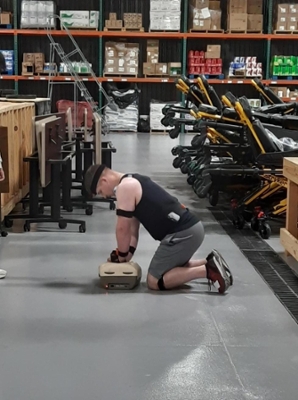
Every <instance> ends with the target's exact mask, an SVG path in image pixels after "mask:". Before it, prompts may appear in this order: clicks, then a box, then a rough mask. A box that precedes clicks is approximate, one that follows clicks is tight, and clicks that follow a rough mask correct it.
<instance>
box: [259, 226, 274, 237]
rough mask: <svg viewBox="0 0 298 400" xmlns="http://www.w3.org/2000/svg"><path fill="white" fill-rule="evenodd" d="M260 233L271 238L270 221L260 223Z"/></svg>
mask: <svg viewBox="0 0 298 400" xmlns="http://www.w3.org/2000/svg"><path fill="white" fill-rule="evenodd" d="M259 233H260V235H261V238H262V239H269V238H270V236H271V227H270V225H269V224H268V222H264V223H263V224H261V225H260V229H259Z"/></svg>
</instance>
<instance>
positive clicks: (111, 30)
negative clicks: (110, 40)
mask: <svg viewBox="0 0 298 400" xmlns="http://www.w3.org/2000/svg"><path fill="white" fill-rule="evenodd" d="M103 30H104V31H105V32H113V31H114V32H115V31H116V32H145V29H144V28H125V27H122V28H107V27H106V26H105V27H104V28H103Z"/></svg>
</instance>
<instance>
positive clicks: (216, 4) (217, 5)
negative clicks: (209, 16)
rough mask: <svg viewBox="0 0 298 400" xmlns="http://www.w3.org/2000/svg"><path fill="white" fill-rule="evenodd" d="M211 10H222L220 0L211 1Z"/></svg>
mask: <svg viewBox="0 0 298 400" xmlns="http://www.w3.org/2000/svg"><path fill="white" fill-rule="evenodd" d="M209 10H217V11H221V6H220V1H218V0H210V1H209Z"/></svg>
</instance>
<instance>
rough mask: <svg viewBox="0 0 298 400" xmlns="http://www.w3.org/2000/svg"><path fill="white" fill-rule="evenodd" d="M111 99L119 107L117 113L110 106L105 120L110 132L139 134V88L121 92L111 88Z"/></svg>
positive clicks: (106, 109)
mask: <svg viewBox="0 0 298 400" xmlns="http://www.w3.org/2000/svg"><path fill="white" fill-rule="evenodd" d="M108 93H109V95H110V97H111V98H112V99H113V100H114V103H115V104H116V105H117V106H118V107H117V111H114V110H112V109H111V107H110V106H109V105H108V106H107V107H106V108H105V120H106V123H107V127H108V129H109V130H110V131H119V132H137V131H138V123H139V90H138V89H137V88H134V89H127V90H119V89H117V88H113V87H112V88H110V90H108Z"/></svg>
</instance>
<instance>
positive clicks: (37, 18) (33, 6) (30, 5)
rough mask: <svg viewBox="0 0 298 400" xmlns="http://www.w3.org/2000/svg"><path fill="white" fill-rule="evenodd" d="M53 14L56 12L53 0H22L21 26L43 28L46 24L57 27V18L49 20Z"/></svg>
mask: <svg viewBox="0 0 298 400" xmlns="http://www.w3.org/2000/svg"><path fill="white" fill-rule="evenodd" d="M53 14H55V3H54V2H53V1H41V0H40V1H31V0H22V3H21V24H20V25H21V28H42V27H45V26H50V27H51V28H55V27H56V21H55V19H53V18H51V20H48V17H49V16H50V15H53Z"/></svg>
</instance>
